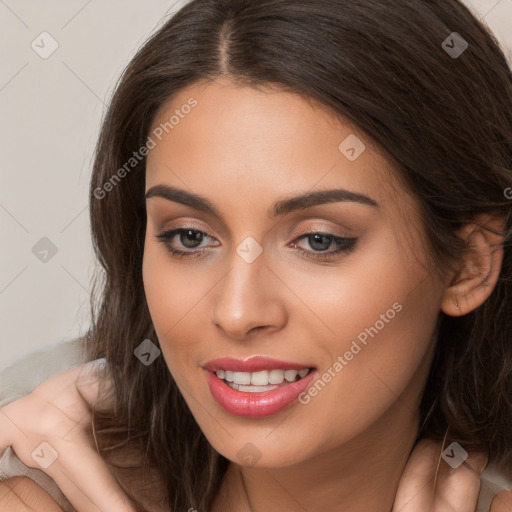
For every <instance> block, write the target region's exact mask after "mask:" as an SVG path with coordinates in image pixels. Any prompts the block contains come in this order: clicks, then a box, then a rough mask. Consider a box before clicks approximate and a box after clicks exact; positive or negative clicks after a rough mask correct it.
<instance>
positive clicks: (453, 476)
mask: <svg viewBox="0 0 512 512" xmlns="http://www.w3.org/2000/svg"><path fill="white" fill-rule="evenodd" d="M447 460H449V461H450V463H448V462H447ZM487 461H488V458H487V455H486V454H484V453H479V452H472V453H471V454H469V456H468V457H467V459H466V460H465V461H463V460H462V459H459V460H454V459H451V460H450V459H446V460H445V459H444V458H441V463H440V466H439V472H438V476H437V480H436V487H435V491H434V494H435V496H434V506H435V507H437V508H439V510H457V511H459V512H474V511H475V509H476V506H477V503H478V497H479V494H480V474H481V473H482V471H483V470H484V469H485V466H486V465H487ZM453 466H455V467H453Z"/></svg>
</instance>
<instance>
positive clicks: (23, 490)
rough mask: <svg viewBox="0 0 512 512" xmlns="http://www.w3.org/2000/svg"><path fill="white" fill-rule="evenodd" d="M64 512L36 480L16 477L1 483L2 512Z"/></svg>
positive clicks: (0, 501) (0, 503)
mask: <svg viewBox="0 0 512 512" xmlns="http://www.w3.org/2000/svg"><path fill="white" fill-rule="evenodd" d="M43 511H44V512H64V511H63V510H62V508H60V507H59V505H57V503H55V501H54V500H53V499H52V497H51V496H50V495H49V494H48V493H47V492H46V491H45V490H44V489H42V488H41V487H39V485H37V483H36V482H34V480H31V479H30V478H27V477H22V476H20V477H14V478H10V479H9V480H5V481H3V482H0V512H43Z"/></svg>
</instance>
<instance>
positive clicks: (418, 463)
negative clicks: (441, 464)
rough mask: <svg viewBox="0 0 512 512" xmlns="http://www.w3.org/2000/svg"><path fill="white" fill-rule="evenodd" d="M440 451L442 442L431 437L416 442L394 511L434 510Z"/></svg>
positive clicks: (419, 511)
mask: <svg viewBox="0 0 512 512" xmlns="http://www.w3.org/2000/svg"><path fill="white" fill-rule="evenodd" d="M439 453H440V444H439V443H436V442H434V441H431V440H429V439H422V440H420V441H419V442H418V443H417V444H416V446H415V447H414V449H413V451H412V453H411V455H410V456H409V460H408V461H407V464H406V466H405V469H404V472H403V473H402V477H401V479H400V482H399V485H398V489H397V494H396V498H395V502H394V504H393V511H392V512H432V510H433V496H434V475H435V468H436V464H437V460H438V457H439Z"/></svg>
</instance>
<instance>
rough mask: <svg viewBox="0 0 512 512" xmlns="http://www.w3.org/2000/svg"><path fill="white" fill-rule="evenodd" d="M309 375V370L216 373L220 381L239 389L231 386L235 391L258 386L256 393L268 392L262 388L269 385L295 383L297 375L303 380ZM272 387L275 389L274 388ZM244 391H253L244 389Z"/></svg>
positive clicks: (227, 371)
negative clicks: (285, 382)
mask: <svg viewBox="0 0 512 512" xmlns="http://www.w3.org/2000/svg"><path fill="white" fill-rule="evenodd" d="M308 373H309V368H303V369H302V370H262V371H259V372H233V371H230V370H217V371H216V375H217V377H218V378H219V379H222V380H226V381H227V382H229V383H233V384H234V385H236V386H237V387H235V386H231V387H233V388H234V389H238V386H240V391H242V389H241V388H242V387H243V388H245V387H246V386H248V387H252V386H258V389H257V390H254V391H255V392H256V391H267V390H266V389H262V388H263V387H264V386H268V385H269V384H271V385H274V384H282V383H283V382H284V381H285V380H286V381H287V382H295V381H296V380H297V375H298V376H299V377H300V378H301V379H302V378H303V377H305V376H306V375H307V374H308ZM270 387H271V388H272V389H274V388H273V387H272V386H270ZM274 387H275V386H274ZM243 391H251V390H249V389H243Z"/></svg>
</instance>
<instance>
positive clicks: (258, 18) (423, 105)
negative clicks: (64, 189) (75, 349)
mask: <svg viewBox="0 0 512 512" xmlns="http://www.w3.org/2000/svg"><path fill="white" fill-rule="evenodd" d="M453 32H456V33H457V34H458V35H459V36H456V35H454V34H453ZM450 37H451V38H452V39H450ZM454 37H456V38H459V37H460V38H459V39H456V41H457V45H458V46H457V47H456V45H455V43H454V42H453V41H454V40H453V38H454ZM462 40H464V41H465V42H466V43H467V47H465V46H464V43H463V42H461V41H462ZM443 41H449V44H444V43H443ZM450 48H451V49H454V48H455V50H457V49H459V50H463V49H465V51H463V53H462V54H460V55H456V54H454V53H453V51H450ZM221 75H224V76H229V77H230V78H231V79H232V80H233V81H234V82H236V83H239V84H241V85H250V86H254V87H257V86H259V85H267V84H273V85H277V86H279V87H281V88H282V90H286V91H290V92H294V93H297V94H301V95H304V96H305V97H309V98H313V99H315V100H317V101H320V102H321V103H323V104H324V105H326V106H328V107H330V109H331V110H332V111H333V112H334V113H337V114H340V115H341V116H344V117H346V118H348V119H349V120H351V121H352V122H354V123H355V124H356V125H358V126H359V128H360V129H361V130H362V131H363V132H365V133H366V134H367V136H368V137H369V138H371V139H372V140H373V141H374V142H375V143H376V144H378V145H379V147H381V148H382V150H383V151H384V152H385V153H386V154H388V155H389V158H391V159H393V161H394V162H395V163H396V166H397V169H398V177H399V178H400V179H401V180H402V181H403V183H404V184H405V185H406V186H407V187H408V188H409V190H410V191H411V192H412V193H413V194H414V195H415V196H416V197H417V198H418V199H419V201H420V205H421V207H420V210H421V211H420V212H419V213H420V216H421V219H422V223H423V227H424V229H425V232H426V233H427V239H426V244H427V246H428V250H429V255H430V256H431V260H432V268H435V269H436V270H437V271H438V272H440V273H442V272H444V271H446V270H447V269H449V268H450V267H451V265H452V264H453V263H454V262H455V261H457V259H458V258H459V257H460V255H461V254H462V252H463V251H464V250H465V246H464V243H463V242H462V241H461V239H460V238H459V237H458V236H457V234H456V231H457V230H458V229H459V228H460V227H461V226H463V225H464V224H467V223H470V222H472V221H473V220H474V218H475V216H476V215H477V214H479V213H484V212H495V213H496V212H497V213H499V214H500V215H503V216H504V217H505V218H506V230H505V233H503V235H504V236H503V242H502V244H503V247H504V257H503V263H502V269H501V273H500V276H499V280H498V283H497V285H496V287H495V289H494V290H493V292H492V294H491V296H490V297H489V298H488V299H487V300H486V301H485V303H484V304H483V305H481V306H480V307H478V308H476V309H475V310H474V311H472V312H470V313H468V314H466V315H464V316H461V317H450V316H447V315H445V314H444V313H442V312H440V316H439V337H438V342H437V346H436V355H435V358H434V363H433V366H432V369H431V373H430V376H429V379H428V382H427V385H426V390H425V393H424V397H423V402H422V404H421V409H420V411H419V413H420V425H421V428H420V431H419V432H418V437H425V436H428V437H432V438H434V439H438V440H442V439H443V437H444V435H445V433H446V432H447V429H448V433H449V435H448V440H454V441H457V442H459V443H460V444H461V445H462V446H464V448H465V449H466V450H468V451H470V450H473V449H483V450H485V451H487V452H488V453H489V456H490V461H491V462H494V463H495V464H497V465H498V466H499V467H500V468H501V469H502V470H503V471H505V470H506V469H507V468H512V403H511V398H512V287H511V286H512V285H511V276H512V252H511V247H510V233H511V227H512V216H511V215H510V211H511V210H510V204H511V203H510V200H509V199H508V198H507V197H506V196H507V195H508V194H507V193H506V191H507V189H508V187H512V171H511V169H512V79H511V72H510V69H509V67H508V65H507V62H506V59H505V57H504V54H503V52H502V50H501V49H500V48H499V45H498V43H497V42H496V40H495V39H494V37H493V36H492V35H491V34H490V33H489V32H488V30H487V29H486V28H485V27H484V26H483V25H482V23H481V22H479V21H478V20H477V19H476V18H475V17H474V16H473V15H472V14H471V13H470V11H469V10H468V9H467V8H466V7H465V6H464V5H463V4H462V3H460V2H459V1H457V0H407V1H406V2H397V1H396V0H261V1H257V2H255V1H253V0H192V1H191V2H189V3H188V4H186V5H185V6H184V7H183V8H182V9H181V10H179V11H178V12H177V13H176V14H175V15H173V16H172V17H171V18H170V19H169V20H167V21H166V22H165V24H164V25H163V26H162V27H161V28H160V29H159V30H158V31H157V32H156V33H155V34H153V35H152V36H151V37H150V38H149V40H148V41H147V42H146V43H145V44H144V45H143V47H142V48H141V49H140V50H139V52H138V53H137V54H136V56H135V57H134V58H133V60H132V61H131V62H130V64H129V65H128V67H127V68H126V70H125V71H124V73H123V74H122V76H121V78H120V80H119V82H118V84H117V87H116V90H115V92H114V94H113V97H112V98H111V102H110V106H109V108H108V111H107V112H106V115H105V118H104V122H103V126H102V129H101V134H100V137H99V140H98V143H97V148H96V158H95V163H94V169H93V173H92V179H91V187H90V216H91V225H92V237H93V243H94V248H95V252H96V255H97V258H98V260H99V262H100V264H101V267H102V268H101V269H99V270H100V272H99V273H98V275H97V276H96V279H95V283H94V291H95V294H94V299H93V302H92V312H93V323H92V326H91V329H90V331H89V332H88V334H87V336H86V342H87V347H88V356H89V358H90V359H96V358H99V357H105V358H106V360H107V362H108V369H109V374H110V375H111V377H112V378H113V382H114V387H113V397H114V401H115V407H114V410H113V411H110V413H108V414H103V413H101V414H100V411H98V413H97V416H96V419H95V435H96V439H97V441H98V446H99V449H100V451H101V453H103V454H104V455H105V457H106V458H107V459H109V458H110V460H111V462H112V461H114V462H112V465H113V466H122V465H123V460H124V459H123V458H122V457H118V460H117V461H116V460H115V456H114V454H115V453H116V450H119V449H121V448H123V447H126V446H128V445H130V446H131V447H132V448H133V449H134V453H135V452H136V453H138V454H139V455H140V458H139V460H138V462H136V463H134V464H133V466H134V468H137V467H138V468H140V469H139V470H137V469H133V468H132V469H131V470H132V476H133V475H135V476H134V477H133V479H132V480H133V486H132V490H131V491H130V486H131V485H132V484H127V480H123V479H124V476H123V475H124V473H123V471H128V469H129V468H128V469H126V470H121V469H119V472H118V473H116V474H118V478H119V479H120V480H121V481H122V484H123V485H124V487H125V488H127V489H128V491H129V492H131V493H132V495H133V497H134V500H135V501H139V502H140V499H139V498H140V496H142V494H143V492H142V491H141V492H139V491H140V489H139V491H137V492H138V494H137V493H136V492H135V490H134V489H135V487H136V486H137V485H138V486H139V487H141V486H142V487H143V486H144V485H146V484H147V486H148V487H147V490H148V495H149V494H151V493H150V491H149V489H150V488H151V485H152V483H154V482H155V481H157V480H158V481H159V482H160V483H161V486H162V493H161V498H162V503H167V505H166V506H168V507H170V509H171V510H172V511H173V512H178V511H185V510H188V509H189V508H192V507H193V508H195V509H197V510H198V511H199V512H206V511H208V510H209V509H210V507H211V504H212V502H213V500H214V497H215V495H216V493H217V491H218V489H219V484H220V481H221V479H222V477H223V475H224V473H225V471H226V469H227V466H228V463H229V461H228V460H227V459H226V458H224V457H223V456H221V455H220V454H218V453H217V452H216V451H215V450H214V449H213V448H212V447H211V445H210V444H209V443H208V441H207V439H206V438H205V436H204V435H203V433H202V432H201V430H200V428H199V427H198V425H197V423H196V422H195V420H194V418H193V416H192V415H191V413H190V411H189V409H188V407H187V405H186V403H185V401H184V399H183V397H182V396H181V394H180V392H179V390H178V388H177V386H176V384H175V382H174V380H173V378H172V376H171V374H170V372H169V370H168V368H167V366H166V364H165V361H164V359H163V358H162V357H160V358H158V359H156V361H154V362H153V364H152V365H151V366H145V365H143V364H141V362H140V361H139V360H138V359H137V358H136V357H135V356H134V350H135V348H136V347H137V346H138V345H140V343H141V342H142V341H143V340H145V339H150V340H152V342H153V343H155V344H158V339H157V336H156V334H155V331H154V328H153V326H152V323H151V318H150V315H149V311H148V306H147V303H146V300H145V294H144V288H143V282H142V273H141V272H142V271H141V269H142V259H143V247H144V237H145V225H146V212H145V205H144V201H143V197H144V184H145V181H144V175H145V158H141V159H140V160H137V161H133V160H132V161H130V158H132V156H133V153H134V151H137V150H138V149H139V148H141V147H143V146H145V145H146V144H147V140H148V136H149V130H150V127H151V124H152V121H153V120H154V118H155V115H156V113H157V111H158V110H159V108H160V107H161V106H162V105H163V104H164V103H166V102H167V101H168V100H169V99H170V98H172V96H173V95H174V94H176V93H177V92H178V91H180V90H182V89H183V88H185V87H187V86H189V85H192V84H194V83H196V82H198V81H202V80H213V79H215V78H216V77H219V76H221ZM127 162H131V163H130V165H129V166H127V165H126V163H127ZM132 164H133V165H132ZM123 166H124V169H125V172H124V173H122V172H118V170H119V169H121V168H123ZM510 190H511V191H512V189H510ZM504 191H505V192H504ZM118 453H119V452H118ZM124 465H125V466H126V465H129V464H128V463H125V464H124ZM143 467H144V468H146V470H147V471H148V473H146V472H145V471H143ZM148 474H149V475H151V476H150V477H148V476H147V475H148ZM126 478H128V476H127V477H126ZM151 492H154V490H153V491H151ZM153 497H154V498H155V499H156V498H157V496H153ZM140 509H141V510H142V506H141V507H140Z"/></svg>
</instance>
